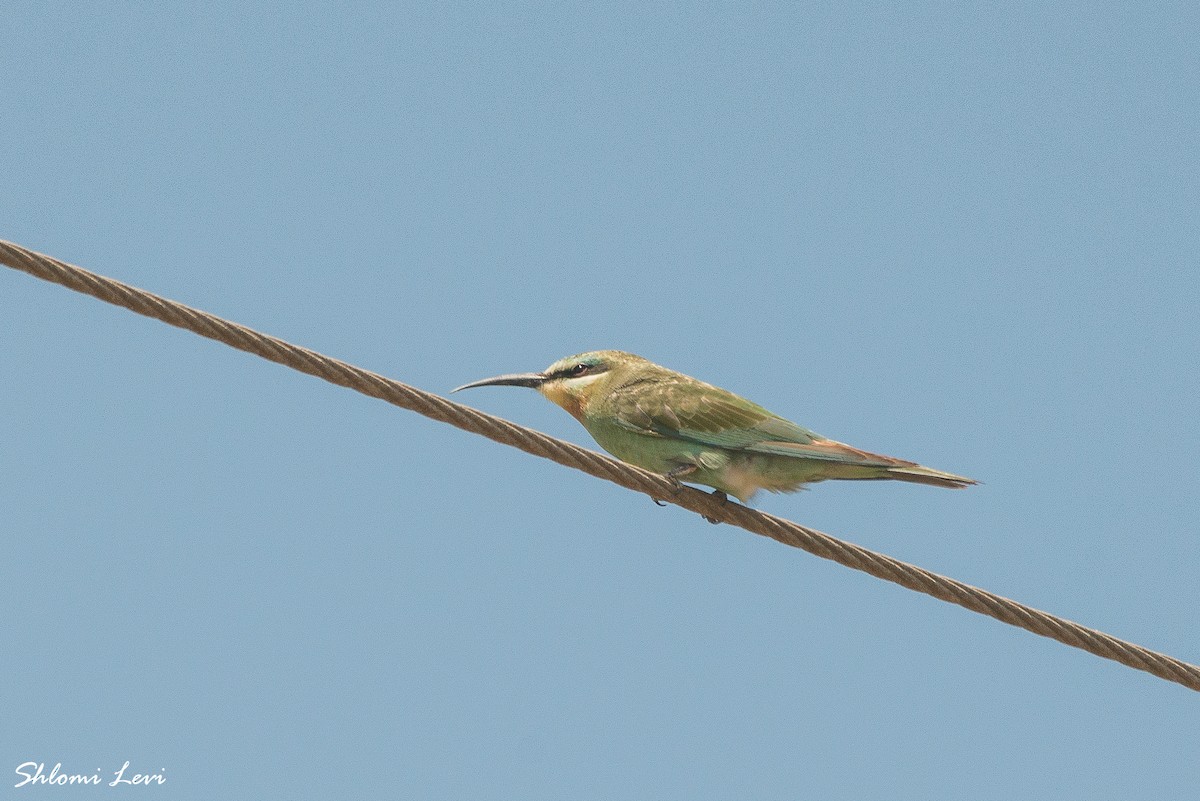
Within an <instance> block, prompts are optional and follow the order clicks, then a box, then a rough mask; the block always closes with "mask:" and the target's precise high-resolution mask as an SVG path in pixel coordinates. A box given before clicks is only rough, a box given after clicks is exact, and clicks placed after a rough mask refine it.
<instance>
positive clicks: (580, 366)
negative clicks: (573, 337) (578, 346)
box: [571, 362, 588, 375]
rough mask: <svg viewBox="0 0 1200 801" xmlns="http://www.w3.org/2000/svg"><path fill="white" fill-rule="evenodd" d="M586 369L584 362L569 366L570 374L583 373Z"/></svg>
mask: <svg viewBox="0 0 1200 801" xmlns="http://www.w3.org/2000/svg"><path fill="white" fill-rule="evenodd" d="M587 371H588V366H587V365H586V364H584V363H583V362H580V363H579V364H577V365H575V366H574V367H572V368H571V375H583V374H584V373H586V372H587Z"/></svg>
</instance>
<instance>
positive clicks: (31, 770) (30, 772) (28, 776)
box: [13, 761, 167, 787]
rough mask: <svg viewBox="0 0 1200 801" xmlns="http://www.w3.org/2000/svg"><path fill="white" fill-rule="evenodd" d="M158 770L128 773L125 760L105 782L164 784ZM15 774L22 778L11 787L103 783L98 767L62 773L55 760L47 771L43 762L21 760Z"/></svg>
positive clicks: (164, 773) (164, 776)
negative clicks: (110, 779)
mask: <svg viewBox="0 0 1200 801" xmlns="http://www.w3.org/2000/svg"><path fill="white" fill-rule="evenodd" d="M158 770H159V772H158V773H129V762H128V761H126V762H125V764H124V765H122V766H121V769H120V770H114V771H113V772H112V776H113V780H112V781H110V782H107V784H108V786H109V787H118V786H120V785H123V784H130V785H132V784H141V785H150V784H166V783H167V776H166V773H167V772H166V770H164V769H163V768H159V769H158ZM17 775H18V776H21V777H22V778H21V780H20V781H19V782H17V783H16V784H14V785H13V787H24V786H25V785H27V784H31V785H37V784H60V785H67V784H94V785H97V786H99V785H100V784H104V783H105V782H104V778H103V777H102V776H101V775H100V769H99V768H96V772H95V773H63V770H62V763H61V762H55V763H54V767H53V768H51V769H50V772H49V773H47V772H46V763H45V762H22V763H21V764H20V765H17Z"/></svg>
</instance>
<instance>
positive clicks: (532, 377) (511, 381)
mask: <svg viewBox="0 0 1200 801" xmlns="http://www.w3.org/2000/svg"><path fill="white" fill-rule="evenodd" d="M545 381H546V376H544V375H542V374H541V373H509V374H508V375H498V376H496V377H495V378H484V379H482V380H480V381H472V382H471V383H470V384H463V385H462V386H461V387H455V388H454V389H452V390H450V391H451V392H458V391H459V390H460V389H471V388H472V387H531V388H533V389H537V388H538V387H540V386H541V385H542V384H544V383H545Z"/></svg>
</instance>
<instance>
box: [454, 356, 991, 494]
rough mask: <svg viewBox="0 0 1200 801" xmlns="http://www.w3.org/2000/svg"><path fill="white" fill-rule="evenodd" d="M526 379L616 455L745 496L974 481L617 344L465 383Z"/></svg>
mask: <svg viewBox="0 0 1200 801" xmlns="http://www.w3.org/2000/svg"><path fill="white" fill-rule="evenodd" d="M486 386H514V387H532V388H534V389H536V390H537V391H538V392H540V393H542V394H543V395H545V396H546V397H547V398H549V399H550V400H551V401H553V402H554V403H557V404H558V405H559V406H561V407H562V408H564V409H566V410H567V411H568V412H570V413H571V414H572V415H573V416H574V417H575V419H576V420H578V421H579V422H580V423H583V427H584V428H586V429H587V430H588V433H589V434H591V435H592V437H593V438H594V439H595V440H596V442H597V443H599V445H600V447H602V448H604V450H606V451H608V452H609V453H611V454H612V455H613V456H616V457H617V458H618V459H620V460H622V461H625V462H629V463H630V464H634V465H637V466H638V467H642V468H645V469H646V470H650V471H652V472H655V473H662V474H664V475H666V476H667V477H668V478H671V479H672V480H676V481H677V480H679V479H683V480H684V481H687V482H689V483H695V484H704V485H706V486H709V487H713V488H714V489H716V490H717V492H718V493H719V494H721V495H722V497H723V496H724V493H728V494H730V495H733V496H734V497H736V498H738V499H739V500H741V501H742V502H743V503H745V502H746V501H749V500H750V498H751V497H752V496H753V495H754V493H756V492H758V491H759V490H760V489H765V490H768V491H770V492H794V491H796V490H798V489H800V488H801V486H803V485H804V484H810V483H812V482H815V481H824V480H826V479H834V478H836V479H868V480H869V479H896V480H899V481H912V482H915V483H918V484H932V485H933V486H935V487H951V488H955V489H958V488H962V487H967V486H970V485H971V484H977V483H978V482H977V481H975V480H973V479H970V478H964V477H963V476H956V475H954V474H953V473H943V472H942V471H940V470H933V469H932V468H929V467H924V466H922V465H919V464H917V463H916V462H908V461H905V460H903V459H895V458H892V457H891V456H880V455H879V454H875V453H868V452H867V451H860V450H859V449H857V448H852V447H850V446H849V445H845V444H843V443H841V442H835V441H833V440H831V439H826V438H825V437H822V436H821V435H820V434H816V433H814V432H812V431H809V430H808V429H807V428H801V427H800V426H798V425H796V424H795V423H793V422H791V421H789V420H785V419H784V418H782V417H780V416H779V415H776V414H772V413H771V412H768V411H767V410H766V409H764V408H763V407H761V406H759V405H758V404H755V403H751V402H750V401H748V400H746V399H745V398H742V397H739V396H738V395H735V394H733V393H732V392H728V391H726V390H724V389H721V388H720V387H715V386H713V385H712V384H706V383H704V382H703V381H698V380H697V379H695V378H692V377H691V376H686V375H684V374H683V373H677V372H675V371H674V370H668V369H667V368H666V367H662V366H660V365H657V364H655V363H654V362H651V361H648V360H646V359H643V358H642V357H641V356H635V355H633V354H632V353H625V352H623V351H619V350H597V351H592V352H589V353H581V354H579V355H578V356H570V357H568V358H566V359H560V360H559V361H557V362H555V363H554V364H552V365H550V366H549V367H547V368H546V369H545V370H544V371H543V372H540V373H513V374H509V375H500V376H496V377H495V378H485V379H483V380H482V381H473V382H471V383H469V384H463V385H462V386H461V387H458V388H457V389H455V390H454V392H458V390H460V389H469V388H471V387H486Z"/></svg>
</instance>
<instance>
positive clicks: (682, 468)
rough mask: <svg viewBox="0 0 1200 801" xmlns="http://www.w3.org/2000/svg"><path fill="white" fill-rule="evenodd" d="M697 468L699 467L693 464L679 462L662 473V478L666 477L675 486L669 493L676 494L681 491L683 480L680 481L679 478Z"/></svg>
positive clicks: (688, 474) (693, 471)
mask: <svg viewBox="0 0 1200 801" xmlns="http://www.w3.org/2000/svg"><path fill="white" fill-rule="evenodd" d="M699 469H700V468H699V467H697V466H696V465H694V464H681V465H679V467H673V468H671V469H670V470H668V471H667V472H666V473H664V474H663V476H664V478H666V479H667V481H670V482H671V484H673V485H674V487H675V489H674V491H672V493H671V494H672V495H678V494H679V493H681V492H683V482H681V481H680V480H679V479H681V478H683V477H684V476H690V475H691V474H692V473H695V472H696V471H697V470H699Z"/></svg>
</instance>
